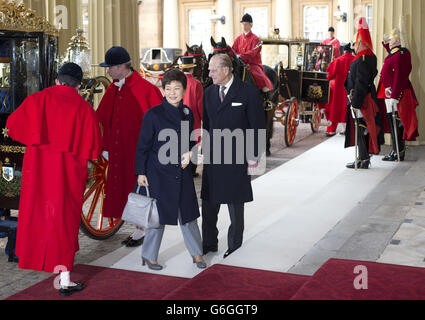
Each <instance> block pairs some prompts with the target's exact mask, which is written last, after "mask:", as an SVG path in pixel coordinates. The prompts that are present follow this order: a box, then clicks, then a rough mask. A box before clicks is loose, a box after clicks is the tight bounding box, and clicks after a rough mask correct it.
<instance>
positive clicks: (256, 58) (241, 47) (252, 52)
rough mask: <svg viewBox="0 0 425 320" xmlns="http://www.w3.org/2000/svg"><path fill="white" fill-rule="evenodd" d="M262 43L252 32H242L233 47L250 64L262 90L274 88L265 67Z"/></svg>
mask: <svg viewBox="0 0 425 320" xmlns="http://www.w3.org/2000/svg"><path fill="white" fill-rule="evenodd" d="M260 43H261V42H260V39H259V38H258V37H257V36H256V35H255V34H253V33H252V32H249V33H248V34H247V35H245V34H242V35H240V36H239V37H237V38H236V40H235V42H234V43H233V47H232V48H233V50H234V51H235V52H236V54H238V55H240V56H241V58H242V60H243V61H244V62H245V63H246V64H248V65H249V67H250V69H249V71H250V72H251V73H252V76H253V78H254V80H255V83H256V85H257V87H258V89H260V90H262V89H263V88H265V87H267V88H269V89H270V90H273V84H272V83H271V81H270V79H269V78H268V77H267V75H266V74H265V72H264V69H263V62H262V60H261V49H262V47H261V45H260Z"/></svg>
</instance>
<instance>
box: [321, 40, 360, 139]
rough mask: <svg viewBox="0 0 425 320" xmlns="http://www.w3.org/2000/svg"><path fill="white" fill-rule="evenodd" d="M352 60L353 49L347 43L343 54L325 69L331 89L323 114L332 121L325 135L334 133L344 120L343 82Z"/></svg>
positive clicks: (345, 109)
mask: <svg viewBox="0 0 425 320" xmlns="http://www.w3.org/2000/svg"><path fill="white" fill-rule="evenodd" d="M353 60H354V55H353V50H352V49H351V43H349V44H347V45H346V46H345V47H344V55H343V56H341V57H339V58H337V59H335V60H334V61H332V63H331V64H330V65H329V67H328V69H327V70H326V72H328V80H329V81H330V88H331V89H330V99H329V103H328V104H327V105H326V107H325V115H326V119H328V120H329V121H331V122H332V124H331V125H330V126H329V127H328V130H327V132H326V136H327V137H332V136H334V135H336V129H337V128H338V124H339V123H345V121H346V118H345V116H346V114H347V93H346V91H345V88H344V84H345V81H346V80H347V75H348V72H349V71H350V66H351V63H352V62H353Z"/></svg>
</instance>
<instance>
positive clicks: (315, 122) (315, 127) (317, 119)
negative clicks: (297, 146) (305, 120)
mask: <svg viewBox="0 0 425 320" xmlns="http://www.w3.org/2000/svg"><path fill="white" fill-rule="evenodd" d="M312 109H313V117H312V118H311V122H310V124H311V131H313V133H317V132H319V129H320V123H321V122H322V113H321V112H320V107H319V104H318V103H313V105H312Z"/></svg>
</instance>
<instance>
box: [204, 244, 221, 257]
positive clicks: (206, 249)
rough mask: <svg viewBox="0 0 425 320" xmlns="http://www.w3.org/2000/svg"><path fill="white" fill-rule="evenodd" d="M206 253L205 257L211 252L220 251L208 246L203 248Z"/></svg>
mask: <svg viewBox="0 0 425 320" xmlns="http://www.w3.org/2000/svg"><path fill="white" fill-rule="evenodd" d="M203 251H204V255H206V254H208V253H209V252H217V251H218V246H209V247H208V246H207V247H204V248H203Z"/></svg>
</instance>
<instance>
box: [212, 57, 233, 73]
mask: <svg viewBox="0 0 425 320" xmlns="http://www.w3.org/2000/svg"><path fill="white" fill-rule="evenodd" d="M213 58H214V59H218V61H219V66H220V67H223V68H226V67H227V68H229V70H230V73H232V72H233V64H232V59H230V57H229V56H228V55H227V54H216V55H215V56H213Z"/></svg>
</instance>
